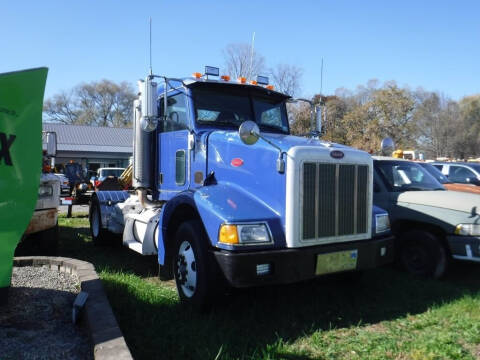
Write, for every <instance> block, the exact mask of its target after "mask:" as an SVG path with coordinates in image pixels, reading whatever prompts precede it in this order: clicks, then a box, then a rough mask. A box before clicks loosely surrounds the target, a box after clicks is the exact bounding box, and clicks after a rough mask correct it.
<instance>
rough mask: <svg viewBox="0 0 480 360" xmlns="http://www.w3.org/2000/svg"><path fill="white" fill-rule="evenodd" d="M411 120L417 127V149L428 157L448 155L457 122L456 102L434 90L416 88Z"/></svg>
mask: <svg viewBox="0 0 480 360" xmlns="http://www.w3.org/2000/svg"><path fill="white" fill-rule="evenodd" d="M414 96H415V98H416V105H415V110H414V113H413V120H414V121H415V123H416V124H417V129H418V141H417V144H418V149H419V150H421V151H423V152H424V153H425V154H426V155H427V157H428V158H438V157H444V156H450V155H451V154H452V151H453V137H452V134H454V133H455V130H454V129H455V127H456V126H457V125H458V122H459V111H458V105H457V103H456V102H454V101H452V100H451V99H448V98H446V97H445V96H441V95H440V94H438V93H435V92H427V91H423V90H421V89H420V90H417V91H416V92H415V93H414Z"/></svg>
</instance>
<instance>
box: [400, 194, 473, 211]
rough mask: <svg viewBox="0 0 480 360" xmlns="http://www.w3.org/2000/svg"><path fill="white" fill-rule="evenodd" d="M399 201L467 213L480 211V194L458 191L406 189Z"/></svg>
mask: <svg viewBox="0 0 480 360" xmlns="http://www.w3.org/2000/svg"><path fill="white" fill-rule="evenodd" d="M397 203H398V205H401V204H402V203H408V204H416V205H425V206H432V207H437V208H443V209H450V210H456V211H461V212H465V213H472V212H477V211H480V195H476V194H469V193H463V192H457V191H405V192H403V193H401V194H400V195H399V196H398V199H397Z"/></svg>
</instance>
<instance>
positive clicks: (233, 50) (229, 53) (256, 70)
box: [223, 43, 265, 80]
mask: <svg viewBox="0 0 480 360" xmlns="http://www.w3.org/2000/svg"><path fill="white" fill-rule="evenodd" d="M223 56H224V58H225V67H226V68H227V70H228V73H229V75H230V76H231V77H232V78H233V79H237V78H239V77H245V78H247V79H249V80H252V79H254V78H255V77H256V76H257V75H262V74H264V73H265V59H264V57H263V56H262V55H260V54H259V53H257V52H256V51H255V50H253V49H252V47H251V46H250V45H248V44H245V43H235V44H228V45H227V46H226V47H225V49H224V50H223Z"/></svg>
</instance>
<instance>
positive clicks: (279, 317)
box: [59, 215, 480, 360]
mask: <svg viewBox="0 0 480 360" xmlns="http://www.w3.org/2000/svg"><path fill="white" fill-rule="evenodd" d="M59 224H60V241H61V243H60V254H59V255H61V256H68V257H73V258H77V259H81V260H86V261H89V262H91V263H93V264H94V265H95V268H96V270H97V272H98V273H99V275H100V277H101V279H102V281H103V284H104V287H105V289H106V292H107V296H108V298H109V300H110V303H111V305H112V308H113V310H114V313H115V316H116V318H117V320H118V322H119V324H120V327H121V329H122V331H123V333H124V336H125V339H126V341H127V344H128V346H129V347H130V350H131V351H132V354H133V356H134V358H135V359H155V358H161V359H292V360H296V359H402V360H403V359H413V360H417V359H480V276H479V275H480V266H479V265H477V264H467V263H458V264H454V265H453V266H452V268H451V271H450V273H449V275H448V276H447V278H446V279H444V280H442V281H433V280H422V279H416V278H413V277H411V276H409V275H407V274H405V273H402V272H400V271H398V270H396V269H394V268H390V267H387V268H382V269H376V270H372V271H368V272H366V273H365V275H364V277H363V278H362V280H360V281H359V282H357V283H353V284H352V283H348V282H345V281H342V279H340V278H338V277H329V278H323V279H318V280H315V281H309V282H304V283H301V284H293V285H288V286H270V287H264V288H251V289H246V290H232V291H231V293H230V294H228V295H227V296H226V297H225V298H224V299H223V304H222V305H221V306H218V307H217V308H215V310H213V311H211V312H210V313H207V314H199V313H195V312H193V311H191V310H190V309H188V308H185V307H183V306H181V305H180V303H179V300H178V297H177V294H176V290H175V287H174V285H173V283H172V282H166V283H164V282H160V281H159V280H158V279H157V278H156V274H157V270H158V265H157V260H156V257H155V256H150V257H142V256H140V255H137V254H136V253H134V252H132V251H130V250H128V249H126V248H123V247H121V246H116V247H104V248H98V247H95V246H93V243H92V241H91V238H90V236H89V230H88V218H87V216H86V215H77V216H76V217H74V218H71V219H67V218H65V217H60V219H59Z"/></svg>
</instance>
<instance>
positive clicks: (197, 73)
mask: <svg viewBox="0 0 480 360" xmlns="http://www.w3.org/2000/svg"><path fill="white" fill-rule="evenodd" d="M192 76H193V77H194V78H195V79H200V78H201V77H202V73H199V72H194V73H193V74H192Z"/></svg>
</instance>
